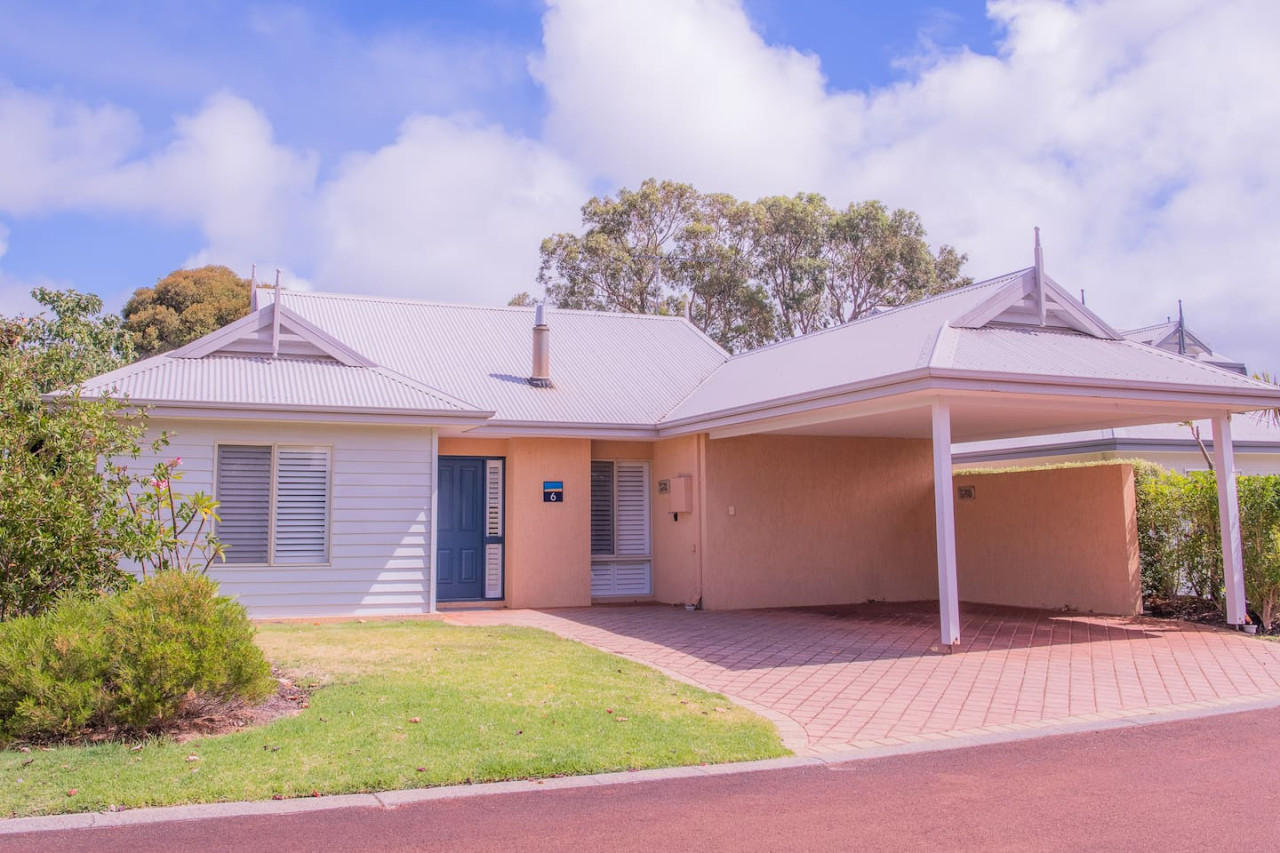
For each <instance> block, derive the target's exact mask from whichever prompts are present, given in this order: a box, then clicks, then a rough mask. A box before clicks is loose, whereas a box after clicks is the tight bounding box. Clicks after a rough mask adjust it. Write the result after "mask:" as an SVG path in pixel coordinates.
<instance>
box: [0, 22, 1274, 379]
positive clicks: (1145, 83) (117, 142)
mask: <svg viewBox="0 0 1280 853" xmlns="http://www.w3.org/2000/svg"><path fill="white" fill-rule="evenodd" d="M989 14H990V16H991V17H992V18H993V19H994V21H996V22H997V23H998V24H999V25H1000V26H1001V27H1002V30H1003V35H1002V37H1001V40H1000V49H999V52H998V54H997V55H995V56H983V55H977V54H974V53H972V52H968V51H963V50H961V51H946V52H939V51H937V50H936V49H934V48H933V47H931V45H930V43H929V41H928V34H927V33H924V34H922V39H921V48H920V53H919V55H916V56H912V57H903V58H902V60H903V61H902V63H901V65H900V68H902V69H904V74H905V75H906V76H905V78H904V80H903V81H902V82H900V83H898V84H896V85H893V86H890V87H887V88H884V89H880V90H875V91H869V92H856V91H855V92H840V91H834V90H833V89H832V87H831V86H830V85H829V84H828V82H827V81H826V79H825V78H824V75H823V71H822V66H821V61H820V59H819V58H818V57H815V56H812V55H807V54H804V53H801V52H798V51H796V50H794V49H792V48H790V47H787V46H785V45H773V44H769V43H767V42H765V41H764V39H763V38H761V36H760V35H759V33H758V32H757V31H756V29H754V28H753V26H752V23H751V21H750V19H749V18H748V16H747V14H746V13H745V12H744V11H743V10H742V8H741V6H740V5H739V4H738V3H737V2H734V0H615V2H610V3H598V2H590V0H551V3H550V5H549V8H548V11H547V12H546V15H545V17H544V46H543V51H542V53H541V54H540V55H539V56H537V57H535V58H534V59H533V60H532V61H531V69H532V71H533V74H534V76H535V77H536V79H537V80H538V81H539V83H540V84H541V85H542V87H543V91H544V93H545V97H546V114H545V116H544V126H543V130H542V135H541V138H534V137H528V136H524V135H521V134H518V133H515V132H512V131H511V130H509V129H506V128H504V127H502V126H500V125H496V124H491V123H484V122H481V121H479V120H476V119H470V118H466V117H459V116H458V115H455V114H454V113H452V112H449V113H448V114H440V111H445V110H452V109H454V108H455V107H456V102H453V101H450V102H449V103H448V105H445V106H440V105H439V104H441V103H443V101H439V99H440V98H444V95H430V96H428V95H422V96H421V97H420V98H419V97H417V96H415V98H416V101H415V102H416V103H417V104H418V105H417V106H414V107H396V108H395V109H398V110H401V111H403V112H404V113H405V117H404V120H403V123H402V124H401V126H400V130H399V132H398V134H397V135H396V136H395V138H394V139H390V140H387V141H385V143H384V142H383V141H382V140H378V141H376V142H374V143H373V144H371V145H368V146H367V148H368V150H367V151H364V152H361V153H351V152H349V153H347V155H346V156H345V157H344V158H340V159H336V160H334V161H333V162H329V163H326V164H324V165H325V166H326V167H327V171H326V170H322V169H321V163H320V160H319V157H318V156H317V155H315V154H313V153H310V152H309V151H307V150H302V149H300V148H299V147H298V146H296V145H290V144H285V143H282V142H281V141H280V140H279V139H278V138H277V135H276V133H275V131H274V128H273V123H272V122H273V119H274V120H275V121H280V120H281V119H279V118H277V117H276V116H271V115H268V114H266V113H264V112H263V109H262V107H261V105H260V104H259V103H257V102H256V101H255V102H250V101H248V100H246V99H243V98H239V97H236V96H234V95H231V94H225V93H224V94H215V95H213V96H212V97H210V98H209V99H208V100H207V101H206V102H205V103H204V104H203V105H202V106H200V107H199V108H198V109H197V110H196V111H195V112H194V113H192V114H190V115H187V116H183V117H180V118H178V119H176V120H175V122H174V124H173V126H172V128H170V129H169V130H168V132H167V135H166V136H165V137H164V138H163V140H162V142H161V143H160V144H159V145H157V144H155V143H154V141H153V140H154V136H148V135H147V134H146V133H144V130H143V128H142V126H141V122H140V121H139V119H138V118H137V117H136V116H135V115H134V114H133V113H132V112H130V111H129V110H127V109H124V108H122V107H120V106H116V105H112V104H90V103H83V102H77V101H74V100H70V99H68V98H65V97H62V96H58V95H42V94H36V93H32V92H25V91H22V90H18V89H14V88H0V213H3V214H6V215H8V216H10V217H30V216H38V215H45V214H56V213H58V212H61V211H90V212H99V213H105V214H111V213H115V212H127V213H131V214H142V215H144V216H152V217H155V218H158V219H161V220H164V221H169V222H178V223H184V224H189V225H194V226H196V227H197V228H198V229H199V231H200V233H201V234H202V236H203V241H204V244H205V246H204V248H203V249H202V250H201V251H200V252H199V253H198V254H197V255H195V256H194V257H193V258H192V259H191V260H192V261H193V262H195V261H200V260H205V259H210V260H219V261H223V262H228V263H232V264H233V265H235V266H236V267H237V268H238V269H245V270H247V268H248V264H249V263H250V262H251V261H258V262H259V263H260V264H261V265H262V266H263V267H264V268H269V267H274V266H281V267H284V268H286V269H288V270H290V271H291V273H290V275H291V277H295V280H304V281H310V282H314V284H315V285H316V286H317V287H322V288H325V289H340V290H365V291H371V292H393V293H400V294H409V295H418V296H424V297H428V298H437V299H456V300H467V301H480V302H496V301H501V300H503V299H505V298H506V297H507V296H508V295H510V294H511V293H513V292H515V291H518V290H523V289H529V288H531V286H532V284H533V276H534V273H535V271H536V267H537V246H538V243H539V241H540V239H541V238H542V237H545V236H547V235H548V234H551V233H553V232H554V231H557V230H563V229H571V228H574V227H576V226H577V223H578V215H577V210H578V207H579V206H580V205H581V204H582V202H583V201H585V200H586V198H587V197H588V195H590V193H591V191H592V190H593V189H594V190H596V191H599V190H600V189H604V190H606V191H613V190H615V189H617V188H618V187H620V186H630V187H634V186H635V185H636V184H637V183H638V182H639V181H640V180H642V179H643V178H645V177H648V176H651V175H652V176H656V177H662V178H673V179H678V180H687V181H690V182H692V183H694V184H695V185H697V186H698V187H699V188H701V189H704V190H723V191H728V192H733V193H735V194H737V195H739V196H742V197H748V198H754V197H757V196H759V195H764V194H771V193H786V194H790V193H794V192H797V191H802V190H803V191H819V192H823V193H825V194H827V195H828V197H829V198H830V199H831V200H832V201H833V202H835V203H839V204H843V203H846V202H849V201H855V200H861V199H865V198H881V199H882V200H884V201H885V202H887V203H889V204H891V205H895V206H896V205H901V206H906V207H910V208H913V209H915V210H917V211H919V212H920V214H921V216H922V218H923V220H924V222H925V224H926V225H927V226H928V228H929V229H930V235H931V237H932V238H933V240H934V241H935V242H949V243H953V244H955V245H956V246H958V247H960V248H961V249H963V250H965V251H967V252H969V254H970V256H971V258H972V261H971V265H970V272H971V273H973V274H975V275H979V276H981V275H986V274H995V273H1000V272H1004V271H1007V270H1009V269H1011V268H1015V267H1018V266H1021V265H1023V264H1026V263H1028V262H1029V261H1030V242H1031V227H1032V226H1033V225H1040V226H1042V227H1043V228H1044V238H1045V243H1046V249H1047V253H1048V261H1049V269H1050V272H1051V274H1052V275H1054V277H1055V278H1056V279H1057V280H1058V281H1059V282H1061V283H1062V284H1063V285H1064V286H1067V287H1069V288H1071V289H1073V290H1074V289H1079V288H1082V287H1083V288H1086V289H1087V290H1088V293H1089V303H1090V305H1091V306H1093V307H1096V308H1097V309H1098V310H1099V311H1100V312H1101V313H1103V315H1104V316H1106V317H1107V318H1108V319H1111V320H1112V321H1113V322H1115V323H1116V324H1117V325H1122V326H1124V325H1139V324H1141V323H1144V322H1146V321H1148V320H1154V319H1160V318H1162V317H1163V316H1164V315H1165V314H1168V313H1171V312H1173V311H1174V310H1175V309H1176V299H1177V298H1179V297H1182V298H1184V299H1185V300H1186V301H1187V308H1188V316H1189V318H1190V320H1191V323H1192V325H1193V327H1194V328H1196V329H1197V330H1198V331H1200V332H1202V333H1203V334H1204V335H1205V336H1206V337H1208V338H1209V339H1210V340H1211V341H1216V342H1217V344H1218V345H1219V346H1221V347H1222V348H1223V349H1224V350H1226V351H1227V352H1228V353H1229V354H1230V355H1233V356H1235V357H1237V358H1242V359H1244V360H1246V361H1248V362H1249V363H1250V364H1251V365H1253V366H1256V367H1259V368H1263V367H1270V368H1272V369H1274V368H1275V367H1277V366H1280V351H1277V347H1276V345H1275V344H1274V343H1273V340H1274V333H1273V330H1274V329H1275V328H1276V327H1277V325H1280V300H1277V299H1276V298H1275V297H1274V295H1273V290H1274V287H1275V282H1276V280H1277V278H1278V277H1280V257H1278V256H1277V253H1275V252H1274V251H1272V250H1271V246H1270V244H1271V241H1272V240H1273V235H1274V234H1275V233H1276V232H1277V230H1280V215H1277V213H1276V210H1275V208H1274V203H1273V200H1274V199H1275V198H1277V197H1278V196H1280V158H1277V157H1276V156H1275V155H1274V149H1275V140H1276V138H1277V137H1280V100H1277V99H1275V98H1272V97H1270V96H1269V93H1270V91H1271V89H1272V87H1273V86H1274V81H1275V80H1277V79H1280V52H1277V51H1275V50H1274V46H1273V41H1274V38H1273V34H1274V33H1275V32H1276V30H1277V29H1278V28H1280V5H1277V4H1274V3H1270V2H1267V0H1236V2H1227V3H1224V2H1217V1H1216V0H1081V2H1078V3H1066V2H1057V0H993V2H992V3H991V4H990V8H989ZM255 25H256V26H258V28H259V30H260V31H261V32H266V31H267V30H271V31H272V32H276V33H277V37H278V35H279V32H280V31H292V30H296V29H297V28H298V27H303V28H304V29H305V28H306V27H310V26H312V24H311V23H308V21H307V20H305V19H302V20H301V21H300V20H298V19H289V18H273V19H267V18H261V19H260V20H259V19H255ZM330 35H332V34H330ZM329 37H330V36H326V38H329ZM335 38H336V36H335ZM339 40H340V39H339ZM424 44H425V43H424ZM366 47H368V46H367V45H366ZM374 47H376V48H377V49H376V50H373V49H372V48H370V50H372V52H368V51H366V52H365V53H363V54H362V56H364V57H365V59H364V61H365V63H366V64H369V65H370V66H371V67H373V68H374V71H377V73H373V72H372V71H371V72H370V74H371V75H372V76H368V75H366V76H359V75H357V77H358V80H369V79H374V78H376V79H378V80H383V79H384V78H386V77H387V76H389V77H390V78H402V79H403V80H404V81H405V83H406V85H414V86H436V85H439V86H445V87H446V88H450V87H451V84H450V83H449V78H450V74H449V73H448V70H449V69H450V68H453V69H455V70H457V69H461V70H458V71H457V73H456V74H454V75H452V76H454V77H470V76H471V75H472V71H471V70H468V69H471V66H469V65H468V64H467V63H466V62H460V64H459V63H455V62H454V61H453V60H447V61H446V60H442V59H440V57H441V56H446V57H447V56H448V55H452V54H448V52H447V51H446V52H445V53H440V52H439V50H437V49H438V48H439V47H440V46H439V45H435V46H434V47H433V48H432V51H435V52H429V53H430V55H427V53H424V51H426V50H427V49H426V48H425V47H423V46H422V45H420V44H419V43H418V42H417V41H415V40H413V39H399V40H390V41H388V40H385V39H384V40H383V41H381V42H379V43H378V44H377V45H375V46H374ZM466 47H467V50H466V51H463V53H466V55H468V56H474V57H481V59H479V60H477V62H479V65H480V66H487V65H489V64H493V63H489V62H487V61H486V60H484V59H483V57H485V56H486V55H487V54H486V53H485V51H484V49H483V46H476V45H470V46H466ZM472 48H475V49H474V50H472ZM499 52H500V53H503V50H499ZM458 55H459V56H461V55H462V54H461V53H460V54H458ZM504 55H505V54H504ZM422 63H426V64H425V65H423V64H422ZM441 63H443V64H441ZM495 67H499V68H501V67H504V66H502V65H501V63H497V64H496V66H495ZM378 69H381V70H378ZM423 69H433V70H431V73H425V72H423ZM419 72H423V73H419ZM491 73H496V74H498V75H499V76H500V77H504V75H505V74H506V73H507V72H506V71H502V70H499V71H496V72H491ZM504 79H505V77H504ZM351 85H354V86H364V85H365V84H363V83H360V82H358V81H357V82H356V83H352V84H351ZM286 88H287V87H286ZM366 88H371V89H376V88H378V86H369V87H366ZM453 88H456V87H453ZM482 88H483V87H482ZM464 90H465V87H464ZM282 91H284V90H282ZM290 91H291V90H290ZM459 91H463V90H459ZM455 95H457V93H456V92H455ZM365 97H367V98H369V99H380V100H386V99H387V98H389V97H390V96H389V95H388V94H387V93H385V92H378V91H372V90H371V91H368V92H366V93H365ZM457 97H462V95H457ZM433 98H435V99H437V106H435V107H431V108H430V109H433V110H436V111H437V114H428V113H427V112H423V111H422V110H424V109H428V108H427V107H424V106H422V104H423V103H425V102H427V101H431V100H432V99H433ZM444 100H445V101H448V100H449V99H448V98H444ZM308 103H310V102H308ZM387 103H388V104H390V103H391V101H388V102H387ZM395 103H397V104H399V103H400V102H398V101H397V102H395ZM387 108H388V109H391V107H390V106H388V107H387ZM413 110H418V112H413ZM150 132H151V133H153V134H154V132H155V131H154V129H150ZM317 147H322V145H321V144H320V143H319V142H318V143H317ZM264 277H265V276H264Z"/></svg>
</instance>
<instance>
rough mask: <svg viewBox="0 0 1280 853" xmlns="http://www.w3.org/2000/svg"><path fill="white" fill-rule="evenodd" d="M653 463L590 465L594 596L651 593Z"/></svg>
mask: <svg viewBox="0 0 1280 853" xmlns="http://www.w3.org/2000/svg"><path fill="white" fill-rule="evenodd" d="M649 569H650V544H649V463H647V462H604V461H593V462H592V463H591V594H592V595H593V596H598V597H604V596H610V595H648V594H649V593H650V582H649V575H650V571H649Z"/></svg>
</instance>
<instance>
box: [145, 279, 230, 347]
mask: <svg viewBox="0 0 1280 853" xmlns="http://www.w3.org/2000/svg"><path fill="white" fill-rule="evenodd" d="M249 287H250V284H249V280H248V279H244V278H240V277H239V276H237V275H236V274H235V273H234V272H232V271H231V270H230V269H228V268H227V267H224V266H205V267H200V268H199V269H193V270H174V271H173V272H171V273H169V274H168V275H167V276H165V277H164V278H162V279H160V280H159V281H158V282H157V283H156V285H155V287H140V288H138V289H137V290H135V291H134V292H133V296H132V297H130V299H129V301H128V303H126V304H125V306H124V312H123V315H124V320H125V324H124V325H125V329H127V330H128V332H129V335H130V338H131V340H132V342H133V346H134V349H135V350H136V351H137V353H138V355H140V356H148V355H155V354H156V353H161V352H166V351H167V350H171V349H176V348H178V347H180V346H183V345H184V344H188V343H190V342H191V341H194V340H195V339H196V338H199V337H203V336H204V335H207V334H209V333H210V332H212V331H215V330H217V329H220V328H222V327H223V326H225V325H227V324H228V323H230V322H233V321H235V320H239V319H240V318H241V317H243V316H245V315H246V314H248V313H249Z"/></svg>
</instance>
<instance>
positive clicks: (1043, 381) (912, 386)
mask: <svg viewBox="0 0 1280 853" xmlns="http://www.w3.org/2000/svg"><path fill="white" fill-rule="evenodd" d="M920 391H977V392H991V393H999V394H1010V393H1013V394H1046V393H1047V394H1050V395H1052V396H1071V397H1103V398H1109V399H1116V400H1133V401H1141V402H1147V403H1152V402H1162V403H1177V404H1185V405H1194V406H1203V407H1206V408H1210V409H1214V410H1217V411H1224V412H1227V411H1229V412H1250V411H1256V410H1257V409H1263V408H1272V407H1276V406H1280V395H1277V394H1275V393H1274V392H1271V391H1268V390H1267V389H1263V388H1258V389H1235V390H1234V391H1232V392H1224V391H1223V390H1222V389H1220V388H1214V387H1213V386H1188V385H1178V384H1173V383H1153V384H1151V383H1149V384H1145V385H1144V386H1143V387H1142V388H1134V387H1133V385H1132V383H1131V382H1127V381H1125V380H1105V379H1097V380H1089V381H1088V382H1082V381H1081V380H1079V379H1072V378H1069V377H1053V376H1050V377H1045V376H1032V375H1026V374H1023V375H1018V374H1014V375H1010V374H1007V373H986V372H979V371H967V370H955V369H949V368H922V369H919V370H913V371H908V372H905V373H900V374H897V375H895V376H892V377H884V378H879V379H875V380H870V381H868V382H862V383H856V384H853V385H847V386H842V387H840V388H834V389H823V390H822V391H819V392H811V393H809V394H804V395H796V396H795V397H791V398H780V399H777V400H771V401H769V402H768V403H766V404H763V405H759V404H757V405H753V406H744V407H739V408H736V409H732V410H725V411H720V412H711V413H708V414H705V415H699V416H695V417H691V418H684V419H681V420H680V421H678V422H673V423H669V424H659V427H658V433H659V435H662V436H675V435H684V434H688V433H694V432H706V431H708V430H711V429H717V428H724V427H732V426H739V425H743V424H748V423H751V422H755V421H762V420H766V419H770V418H775V417H780V416H784V415H794V414H800V413H805V412H811V411H816V410H819V409H823V408H829V407H832V406H839V405H848V404H850V403H857V402H862V401H869V400H875V399H879V398H882V397H885V396H889V395H893V394H910V393H918V392H920Z"/></svg>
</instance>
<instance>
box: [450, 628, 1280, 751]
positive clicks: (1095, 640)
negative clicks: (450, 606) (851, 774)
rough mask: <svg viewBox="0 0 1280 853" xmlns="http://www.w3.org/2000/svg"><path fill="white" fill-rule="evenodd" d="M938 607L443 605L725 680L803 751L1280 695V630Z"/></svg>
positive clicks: (696, 676) (701, 682)
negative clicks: (946, 622) (944, 617)
mask: <svg viewBox="0 0 1280 853" xmlns="http://www.w3.org/2000/svg"><path fill="white" fill-rule="evenodd" d="M961 617H962V625H961V629H960V636H961V637H962V645H961V647H960V649H959V650H958V651H957V652H956V653H954V654H939V653H937V652H935V651H930V647H931V646H932V645H933V644H935V643H937V641H938V613H937V606H936V605H928V604H922V605H902V604H892V605H879V604H876V605H859V606H855V607H844V608H816V609H788V610H741V611H699V612H693V613H691V612H686V611H685V610H683V609H679V608H673V607H668V606H657V605H650V606H636V607H592V608H571V609H562V610H546V611H533V610H515V611H512V610H490V611H479V610H476V611H463V612H453V613H450V614H449V615H448V616H447V619H448V620H449V621H452V622H456V623H459V624H472V625H475V624H499V623H502V624H520V625H533V626H537V627H541V628H546V629H548V630H551V631H554V632H556V633H558V634H561V635H564V636H566V637H570V638H573V639H576V640H580V641H582V642H584V643H588V644H590V645H593V646H596V647H598V648H601V649H604V650H605V651H609V652H613V653H615V654H620V655H624V656H626V657H629V658H632V659H634V660H638V661H641V662H642V663H646V664H648V665H650V666H654V667H657V668H658V669H661V670H663V671H664V672H667V673H668V674H670V675H672V676H674V677H676V678H679V679H680V680H682V681H687V682H690V683H693V684H696V685H698V686H700V687H704V688H706V689H709V690H713V691H716V692H718V693H723V694H725V695H726V696H728V697H730V698H731V699H733V700H735V701H736V702H738V703H739V704H742V705H745V706H746V707H748V708H751V709H752V710H754V711H756V712H758V713H760V714H762V715H764V716H766V717H768V718H769V719H771V720H772V721H773V722H774V723H775V724H776V725H777V726H778V729H779V732H780V733H781V735H782V737H783V740H784V742H785V743H786V744H787V746H788V747H789V748H790V749H792V750H793V751H795V752H796V753H797V754H800V755H814V754H824V753H834V752H840V751H844V750H847V749H849V748H850V747H851V746H852V747H855V748H856V747H877V746H892V745H901V744H910V743H918V742H921V741H930V740H945V739H949V738H965V737H970V736H972V735H975V734H981V733H985V732H992V731H995V732H1002V731H1014V730H1030V729H1037V728H1042V727H1049V726H1057V725H1061V724H1063V723H1072V722H1089V721H1100V720H1114V719H1125V718H1131V717H1140V716H1145V715H1149V714H1152V713H1158V712H1166V711H1177V710H1193V709H1205V708H1213V707H1219V708H1222V709H1224V710H1229V709H1230V708H1231V707H1232V706H1233V705H1235V704H1237V703H1240V702H1244V701H1248V700H1251V699H1255V698H1258V697H1265V696H1280V643H1272V642H1267V641H1265V640H1259V639H1257V638H1254V637H1247V636H1245V635H1243V634H1239V633H1236V632H1232V631H1226V630H1221V629H1215V628H1207V627H1204V626H1199V625H1192V624H1187V623H1183V622H1169V621H1162V620H1152V619H1122V618H1116V617H1102V616H1084V615H1079V614H1062V613H1051V612H1045V611H1034V610H1018V609H1013V608H996V607H978V606H973V607H965V608H963V610H962V612H961Z"/></svg>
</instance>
